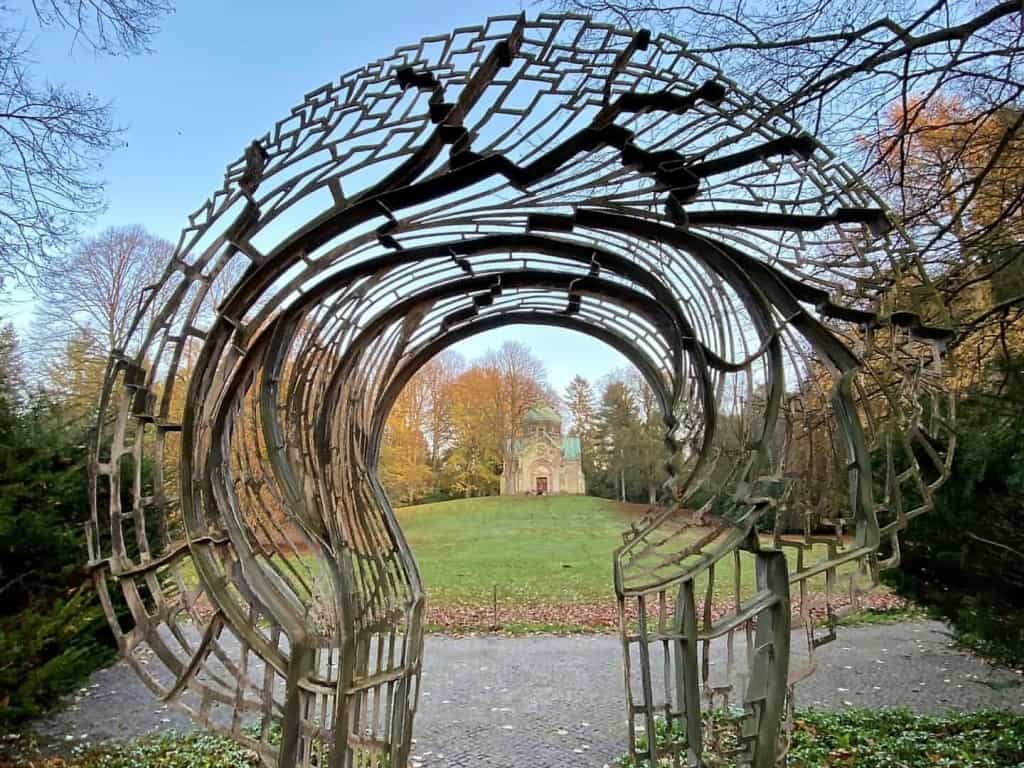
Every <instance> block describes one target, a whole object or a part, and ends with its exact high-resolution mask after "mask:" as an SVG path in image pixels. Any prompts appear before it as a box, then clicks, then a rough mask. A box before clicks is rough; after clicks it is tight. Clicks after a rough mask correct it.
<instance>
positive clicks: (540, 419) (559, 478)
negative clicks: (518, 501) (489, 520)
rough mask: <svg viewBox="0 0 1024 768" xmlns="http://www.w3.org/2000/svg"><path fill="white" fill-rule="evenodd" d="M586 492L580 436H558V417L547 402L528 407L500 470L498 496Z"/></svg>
mask: <svg viewBox="0 0 1024 768" xmlns="http://www.w3.org/2000/svg"><path fill="white" fill-rule="evenodd" d="M586 492H587V486H586V482H585V481H584V477H583V463H582V456H581V454H580V439H579V438H578V437H574V436H565V437H563V436H562V418H561V417H560V416H559V415H558V414H557V413H556V412H555V410H554V409H553V408H551V407H550V406H548V405H540V406H537V407H536V408H532V409H530V411H529V412H528V413H527V414H526V418H525V419H523V436H522V437H521V438H518V439H517V440H516V441H515V443H514V444H513V446H512V450H511V451H510V452H509V458H507V459H506V460H505V464H504V467H503V469H502V473H501V495H502V496H516V495H519V496H523V495H533V496H544V495H547V494H549V493H575V494H582V493H586Z"/></svg>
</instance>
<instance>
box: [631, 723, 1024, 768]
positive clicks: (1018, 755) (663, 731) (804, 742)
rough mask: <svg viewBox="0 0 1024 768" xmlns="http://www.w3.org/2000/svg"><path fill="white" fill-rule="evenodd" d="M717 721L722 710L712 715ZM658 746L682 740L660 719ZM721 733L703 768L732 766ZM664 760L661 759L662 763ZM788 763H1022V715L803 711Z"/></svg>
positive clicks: (974, 766)
mask: <svg viewBox="0 0 1024 768" xmlns="http://www.w3.org/2000/svg"><path fill="white" fill-rule="evenodd" d="M718 720H719V723H718V724H719V725H724V722H725V717H724V715H721V716H719V717H718ZM659 726H660V727H659V728H658V730H657V734H656V736H657V743H658V747H659V750H661V751H664V752H666V753H667V752H668V751H669V750H685V749H686V740H685V738H684V737H683V736H682V735H681V734H679V733H673V732H670V731H669V730H668V728H667V727H666V726H665V724H664V722H663V721H662V722H660V723H659ZM735 746H736V742H735V740H734V739H728V738H726V739H723V740H722V741H721V743H720V750H719V751H718V752H717V753H716V752H711V751H706V752H705V754H704V760H705V761H706V764H707V765H708V766H709V768H733V766H735V765H736V762H735V760H733V759H730V758H729V757H727V756H726V755H727V754H728V751H729V749H730V748H733V747H735ZM666 764H668V763H666ZM618 765H619V766H620V768H648V767H649V765H650V763H649V761H647V760H641V761H639V762H635V761H633V760H632V759H631V758H629V757H623V758H620V760H619V761H618ZM788 765H789V766H790V768H854V767H856V768H953V767H954V766H956V768H1010V767H1012V766H1021V765H1024V715H1018V714H1013V713H1009V712H1000V711H995V710H986V711H981V712H972V713H965V714H954V715H948V716H944V717H929V716H922V715H915V714H913V713H912V712H910V711H909V710H906V709H879V710H869V709H847V710H843V711H841V712H822V711H817V710H807V711H805V712H802V713H799V714H798V715H797V718H796V720H795V722H794V730H793V739H792V743H791V745H790V749H789V761H788Z"/></svg>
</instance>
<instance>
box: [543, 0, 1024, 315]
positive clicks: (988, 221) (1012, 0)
mask: <svg viewBox="0 0 1024 768" xmlns="http://www.w3.org/2000/svg"><path fill="white" fill-rule="evenodd" d="M553 5H555V6H557V7H558V8H560V9H562V10H566V9H568V10H572V11H577V12H583V13H587V14H590V15H593V16H596V17H600V18H604V19H605V20H608V21H612V22H614V23H616V24H619V25H625V26H627V27H631V28H640V27H650V28H652V29H654V30H657V31H666V30H667V31H670V32H673V33H674V34H676V35H678V36H679V37H681V38H682V39H684V40H686V41H687V42H688V44H689V50H690V52H691V53H694V54H696V55H698V56H701V57H704V58H705V59H709V60H711V61H714V62H715V63H716V64H717V65H718V66H720V67H721V68H722V70H723V72H724V73H725V74H726V75H727V76H728V77H731V78H733V79H734V80H736V81H738V82H739V83H740V84H741V85H742V86H743V87H744V88H745V90H747V91H748V92H751V93H757V94H759V96H762V97H764V98H766V99H767V100H769V101H771V102H773V103H774V104H775V106H774V107H773V109H772V110H770V111H769V113H768V115H769V118H770V116H771V115H783V114H784V115H788V116H791V117H795V118H796V119H798V120H799V121H801V122H802V123H803V124H804V125H805V126H806V127H807V129H808V130H809V131H811V132H812V133H814V134H815V135H816V136H817V137H818V138H819V139H821V140H822V142H823V143H824V144H825V145H827V146H829V147H832V148H834V149H836V150H837V151H838V152H840V153H842V159H844V160H846V161H847V162H849V163H850V164H851V165H852V166H854V167H855V168H859V169H860V170H861V171H862V172H863V173H865V174H867V175H869V176H876V177H877V176H878V175H881V174H884V175H886V176H887V177H888V178H889V180H890V182H891V187H890V189H899V190H904V191H905V190H907V189H908V187H909V186H910V185H911V184H913V183H917V182H920V181H921V180H922V179H923V178H924V177H923V176H922V175H921V174H920V173H917V174H916V177H915V178H914V179H911V178H909V177H908V173H909V172H910V169H912V168H913V167H914V166H915V165H917V166H918V167H920V157H919V156H918V155H916V154H915V153H917V152H918V151H919V150H920V148H921V130H922V126H927V129H928V130H930V131H936V130H938V131H945V132H947V133H956V134H957V141H958V142H959V148H957V147H956V146H953V147H951V148H950V154H949V156H948V157H947V158H946V161H947V163H948V166H947V167H948V168H952V167H953V166H956V170H957V172H956V174H935V175H934V176H933V177H932V180H933V181H935V182H937V183H940V186H936V187H935V188H934V189H931V190H927V191H924V190H920V189H919V190H916V192H915V194H916V195H917V196H918V198H919V199H921V198H922V196H923V197H928V198H931V199H933V200H934V197H935V196H936V195H937V196H939V197H940V198H942V201H943V202H942V204H941V205H938V206H919V207H917V208H914V209H909V210H908V209H907V208H905V207H904V208H903V209H902V210H901V211H900V212H901V213H902V214H904V216H905V218H904V222H903V223H904V225H905V226H906V227H907V228H908V230H909V231H910V233H911V234H912V236H913V237H914V238H915V239H916V240H917V242H918V246H919V247H920V258H921V259H923V260H924V262H925V264H926V266H927V268H928V269H927V271H928V272H929V273H930V274H933V275H936V277H943V278H944V279H943V281H942V283H943V284H942V285H940V286H938V288H939V290H940V292H941V295H942V296H943V298H945V299H946V300H947V302H949V301H950V299H951V297H955V296H956V295H957V293H958V292H959V290H960V286H961V284H962V282H963V281H970V282H971V284H976V283H977V282H979V281H983V280H985V279H987V277H988V276H989V275H991V274H995V273H998V272H1000V271H1003V270H1005V269H1007V268H1008V267H1010V266H1013V265H1015V264H1016V263H1017V262H1016V259H1017V257H1018V254H1017V249H1015V248H1014V249H1004V252H1003V253H1002V254H1001V255H1000V254H996V256H995V257H993V250H992V248H991V247H990V246H991V240H992V236H993V234H994V233H1000V234H1002V235H1004V236H1006V237H1008V238H1011V239H1015V240H1017V241H1019V240H1020V239H1021V234H1022V232H1021V228H1022V227H1021V222H1022V219H1024V216H1022V207H1024V184H1021V183H1019V180H1020V178H1021V176H1022V174H1024V153H1021V152H1020V144H1021V139H1022V137H1024V108H1022V107H1024V13H1022V6H1021V3H1020V0H978V1H977V2H963V1H962V0H912V2H909V3H906V4H896V3H891V2H887V1H886V0H853V1H852V2H848V1H847V0H782V1H781V2H765V1H764V0H754V2H749V0H696V1H695V2H677V0H556V2H554V3H553ZM952 103H955V104H956V105H957V108H956V109H955V110H950V109H948V105H950V104H952ZM940 115H941V116H943V119H946V120H947V122H946V123H945V124H939V123H937V122H936V120H937V119H938V118H939V116H940ZM955 143H956V142H954V144H955ZM964 159H969V162H961V161H962V160H964ZM1007 179H1013V180H1014V183H1011V184H1007V183H1005V182H1006V180H1007ZM993 189H996V190H998V194H993V193H992V191H993ZM979 198H986V203H985V204H986V206H987V215H986V216H984V217H977V216H971V212H972V209H976V208H977V207H978V202H979ZM894 202H895V203H896V206H897V207H901V206H900V203H901V202H902V200H900V199H895V200H894ZM957 227H961V228H960V229H959V230H957V231H954V230H956V228H957ZM979 246H985V247H979ZM950 265H955V267H956V269H955V270H953V271H952V272H951V273H950V272H949V271H950ZM947 273H949V274H948V275H947ZM1022 303H1024V293H1020V294H1016V295H1014V296H1011V297H1006V298H1004V299H1003V300H1002V302H1001V306H1000V307H999V308H998V310H996V311H995V312H994V314H992V315H977V316H973V315H971V314H970V313H967V315H966V316H965V315H964V314H963V306H962V305H961V306H955V305H954V306H952V307H951V309H952V310H953V319H954V320H955V321H956V322H958V323H959V324H960V325H961V328H962V330H963V331H964V332H968V331H970V332H973V331H974V330H977V328H976V325H977V322H976V321H977V319H978V317H981V318H982V320H988V319H991V318H993V317H995V318H997V319H999V318H1003V317H1005V315H1006V313H1007V312H1009V311H1010V309H1011V308H1012V307H1015V306H1020V305H1021V304H1022ZM958 310H959V311H960V316H957V311H958ZM985 311H987V310H983V312H985Z"/></svg>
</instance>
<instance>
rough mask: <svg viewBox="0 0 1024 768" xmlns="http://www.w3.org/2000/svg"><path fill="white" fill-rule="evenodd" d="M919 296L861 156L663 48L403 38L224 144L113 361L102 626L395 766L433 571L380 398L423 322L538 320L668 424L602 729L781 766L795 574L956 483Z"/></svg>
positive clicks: (265, 749)
mask: <svg viewBox="0 0 1024 768" xmlns="http://www.w3.org/2000/svg"><path fill="white" fill-rule="evenodd" d="M927 289H928V280H927V276H926V275H924V274H923V273H922V271H921V270H920V268H919V265H918V264H917V262H916V261H915V259H914V253H913V250H912V249H911V248H910V247H909V244H908V243H906V242H905V240H904V239H903V238H902V237H901V236H900V233H899V232H898V231H896V230H894V229H893V227H892V225H891V223H890V222H889V220H888V218H887V216H886V214H885V213H884V211H883V210H882V207H881V205H880V203H879V201H878V200H877V199H876V198H875V197H874V196H873V195H872V194H871V192H870V191H869V190H868V189H867V188H866V187H865V185H864V183H863V182H862V181H861V180H860V179H859V178H858V177H857V176H856V175H855V174H854V173H852V172H851V171H850V170H849V169H848V168H847V167H845V166H844V165H843V164H842V163H840V162H838V161H837V160H836V158H835V157H834V156H833V155H832V154H831V153H830V152H829V151H828V150H827V149H826V148H825V147H822V146H820V145H819V144H818V143H817V142H816V141H815V140H814V139H813V138H812V137H811V136H809V135H808V134H806V133H804V132H803V131H802V130H801V129H800V127H799V126H798V125H796V124H794V123H793V122H791V121H789V120H787V119H786V118H785V117H783V116H781V115H779V114H776V113H775V112H774V111H773V108H772V105H771V104H769V103H766V102H764V101H763V100H762V99H760V98H758V97H757V96H756V95H753V94H746V93H743V92H742V91H741V90H740V89H738V88H737V87H736V85H735V84H733V83H731V82H730V81H729V80H727V79H726V78H725V77H724V76H723V75H722V73H720V72H718V71H717V70H715V69H713V68H712V67H710V66H708V65H707V64H706V63H704V62H702V61H700V60H698V59H696V58H694V57H692V56H690V55H688V54H687V52H686V48H685V46H684V44H683V43H682V42H680V41H678V40H676V39H674V38H671V37H665V36H658V37H652V36H651V35H650V34H649V33H647V32H640V33H636V34H633V33H626V32H623V31H619V30H616V29H614V28H612V27H608V26H604V25H600V24H594V23H591V22H589V21H587V20H584V19H580V18H575V17H562V16H557V17H556V16H541V17H539V18H538V19H537V20H535V21H531V22H527V21H526V20H525V19H524V18H523V17H500V18H494V19H490V20H489V21H488V22H487V23H486V24H485V25H484V26H481V27H474V28H467V29H459V30H456V31H455V32H453V33H452V34H450V35H444V36H439V37H431V38H425V39H424V40H423V41H421V42H420V43H418V44H416V45H413V46H409V47H405V48H399V49H398V50H396V51H395V52H394V54H392V55H391V56H388V57H386V58H383V59H381V60H379V61H376V62H373V63H372V64H370V65H368V66H366V67H364V68H362V69H360V70H357V71H353V72H350V73H348V74H346V75H343V76H342V77H341V78H340V79H339V80H338V81H336V82H333V83H330V84H328V85H325V86H323V87H322V88H319V89H317V90H315V91H313V92H311V93H309V94H308V95H307V96H306V98H305V99H304V100H303V102H302V103H301V104H300V105H298V106H297V107H295V108H294V109H293V110H292V112H291V114H290V115H289V116H288V117H287V118H286V119H284V120H282V121H281V122H279V123H278V124H277V125H276V126H274V128H273V130H272V131H271V132H270V133H268V134H267V135H265V136H263V137H261V138H260V139H258V140H256V141H254V142H252V144H251V145H250V146H249V147H248V149H247V150H246V151H245V153H244V155H243V156H242V158H240V159H239V160H238V161H237V162H235V163H234V164H232V165H231V166H230V167H229V168H228V171H227V174H226V178H225V182H224V185H223V187H222V189H221V190H220V191H218V192H217V193H216V194H215V195H214V196H213V197H212V198H211V199H210V200H209V201H208V202H207V203H205V204H204V205H203V206H202V207H201V208H200V209H199V210H197V211H196V212H195V213H194V214H193V215H192V216H191V217H190V219H189V225H188V227H187V228H186V229H185V230H184V231H183V233H182V236H181V239H180V241H179V243H178V246H177V249H176V252H175V254H174V257H173V260H172V261H171V263H170V264H168V265H167V269H166V271H165V273H164V276H163V279H162V281H161V282H160V284H159V285H156V286H153V288H152V290H150V291H149V292H148V293H147V296H146V298H145V300H144V302H143V305H142V306H141V307H140V310H139V313H138V317H137V319H136V322H135V326H134V330H133V332H132V333H131V335H130V339H129V341H128V342H127V344H126V346H125V348H124V349H121V350H117V351H115V353H114V355H113V356H112V360H111V365H110V369H109V376H108V380H107V384H106V387H105V390H104V396H103V402H102V408H101V411H102V416H101V421H100V426H101V428H100V431H99V432H100V433H99V438H98V440H97V443H96V445H95V457H94V462H93V469H94V472H93V478H94V485H93V489H92V491H93V519H92V523H91V525H90V537H89V540H90V553H91V559H92V563H93V567H94V569H95V574H96V580H97V583H98V585H99V586H100V592H101V595H102V596H103V599H104V603H105V606H106V609H107V612H108V615H109V617H110V620H111V622H112V625H113V626H114V628H115V632H116V634H117V638H118V641H119V643H120V645H121V649H122V651H123V653H124V655H125V656H126V657H127V659H128V660H129V661H130V662H131V663H132V664H133V665H134V667H135V668H136V669H137V670H138V672H139V674H140V675H141V676H142V678H143V679H144V680H145V681H146V682H147V684H148V685H149V686H150V687H151V688H152V689H153V690H154V691H155V692H156V693H157V694H158V695H160V696H161V697H163V698H164V699H166V700H169V701H174V702H176V703H177V704H178V705H180V706H182V707H184V708H185V709H187V710H188V711H189V712H191V713H192V714H193V715H194V716H195V717H196V718H198V719H199V720H200V721H202V722H204V723H207V724H209V725H211V726H213V727H216V728H218V729H222V730H226V731H228V732H230V733H232V734H233V735H234V736H236V737H237V738H239V739H241V740H243V741H244V742H246V743H247V744H249V745H251V746H252V747H253V748H254V749H256V750H258V752H259V754H260V755H261V757H262V759H263V760H264V761H265V762H266V763H267V764H276V765H281V766H293V765H304V766H305V765H330V766H342V767H346V768H347V767H348V766H370V765H381V766H404V765H405V763H406V761H407V758H408V754H409V748H410V738H411V732H412V720H413V715H414V712H415V709H416V701H417V694H418V682H419V674H420V669H421V660H422V647H423V643H422V637H423V627H422V618H423V605H424V594H423V587H422V584H421V581H420V576H419V573H418V572H417V569H416V564H415V561H414V559H413V557H412V553H411V552H410V550H409V547H408V545H407V544H406V542H405V539H404V538H403V536H402V531H401V529H400V528H399V526H398V524H397V522H396V519H395V516H394V514H393V511H392V508H391V505H390V503H389V501H388V499H387V497H386V495H385V493H384V491H383V490H382V488H381V485H380V482H379V480H378V478H377V462H378V454H379V447H380V441H381V434H382V430H383V426H384V423H385V420H386V416H387V413H388V410H389V408H390V406H391V404H392V403H393V402H394V399H395V398H396V396H397V395H398V393H399V391H400V390H401V388H402V386H403V384H404V383H405V382H406V381H408V379H409V377H410V376H411V375H412V374H413V373H414V372H415V371H416V369H417V368H418V367H419V366H420V365H422V364H423V363H424V362H425V361H426V360H428V359H429V358H430V357H431V356H432V355H434V354H436V353H437V352H438V351H439V350H441V349H442V348H444V347H445V346H447V345H450V344H452V343H454V342H456V341H458V340H459V339H463V338H465V337H467V336H470V335H472V334H476V333H479V332H481V331H484V330H487V329H491V328H496V327H498V326H502V325H506V324H510V323H538V324H548V325H554V326H559V327H563V328H570V329H574V330H577V331H581V332H583V333H587V334H590V335H592V336H594V337H596V338H598V339H600V340H602V341H605V342H607V343H608V344H610V345H611V346H613V347H615V348H616V349H618V350H619V351H621V352H622V353H623V354H624V355H626V356H627V357H628V358H629V359H630V360H632V361H633V362H634V363H635V364H636V366H637V368H638V369H639V370H640V371H641V372H642V373H643V374H644V376H645V377H646V378H647V380H648V382H649V383H650V385H651V387H652V388H653V390H654V392H655V393H656V395H657V398H658V400H659V402H660V405H661V408H662V411H663V414H664V421H665V445H666V466H667V467H668V468H669V471H670V479H669V481H668V482H667V483H666V484H665V486H664V487H663V488H662V498H661V501H662V503H663V506H660V507H658V508H657V509H655V510H653V511H652V513H651V515H650V516H649V517H648V518H647V519H646V520H644V521H643V522H642V523H641V524H638V525H636V526H634V527H633V528H632V529H631V530H630V531H628V532H627V533H626V534H625V536H624V544H623V546H622V548H621V549H620V550H619V551H618V552H617V553H615V561H614V562H615V571H614V573H615V590H616V594H617V595H618V600H619V604H620V608H621V616H622V621H621V627H622V640H623V650H624V661H625V665H624V666H625V682H626V688H627V698H628V702H627V707H628V715H629V721H630V726H631V728H630V732H629V745H630V749H631V750H632V751H634V752H637V751H638V750H639V751H641V752H643V753H644V754H645V755H646V756H648V757H650V758H652V759H653V758H654V757H655V755H654V746H653V742H654V740H653V739H644V738H641V737H642V736H643V735H645V733H651V732H652V731H653V728H654V721H655V718H656V717H664V718H667V719H668V720H669V721H670V722H671V723H672V724H673V726H674V727H678V728H679V729H680V730H681V731H682V732H684V733H685V735H686V737H687V741H688V745H689V754H688V755H684V756H683V757H682V758H680V759H681V760H682V761H683V762H685V763H687V764H690V765H695V764H697V762H698V759H699V754H700V751H701V748H702V740H703V739H706V738H717V735H718V734H717V732H716V730H715V728H713V727H711V726H712V725H713V724H714V723H718V724H720V723H721V718H715V719H706V718H702V716H701V711H702V708H703V710H704V712H705V713H706V712H707V711H709V710H711V709H717V708H719V707H724V708H726V711H727V712H729V713H730V714H729V717H728V720H729V721H730V723H731V726H734V727H735V728H736V729H737V730H736V733H737V736H738V740H737V741H736V744H737V745H738V746H737V749H738V757H739V759H740V761H741V762H747V763H750V764H753V765H756V766H768V765H771V764H772V763H773V762H774V761H775V760H776V759H777V757H778V756H779V755H781V754H783V752H784V739H780V733H784V729H783V728H782V727H781V725H782V723H783V721H784V720H785V717H786V708H787V702H788V700H789V697H788V692H789V690H790V686H791V685H792V683H794V682H795V681H796V680H797V679H798V678H799V677H800V676H802V675H803V674H805V673H806V672H808V671H809V670H810V669H811V668H812V667H813V650H814V648H815V647H816V646H817V645H819V644H820V643H821V642H823V641H824V640H827V639H828V638H829V637H831V636H832V634H833V633H832V629H833V628H834V623H833V624H830V626H827V627H826V628H825V629H824V630H820V631H817V632H818V634H822V633H823V635H824V636H823V637H819V636H818V634H816V630H813V629H812V627H813V626H814V622H813V621H812V609H813V608H814V607H815V606H814V605H813V604H812V597H811V595H812V592H813V594H815V595H819V594H821V593H824V594H826V595H829V596H831V595H837V594H840V593H849V594H854V593H856V591H857V590H858V589H860V588H861V587H864V586H869V585H870V584H871V583H873V582H874V581H875V579H876V576H877V572H878V569H879V568H880V567H882V566H884V565H887V564H892V563H894V562H895V561H896V559H897V558H898V556H899V548H898V533H899V531H900V530H901V529H902V528H903V527H904V526H905V525H906V523H907V521H908V520H909V519H911V518H912V517H914V516H915V515H917V514H920V513H921V512H923V511H926V510H927V509H928V508H929V506H930V505H931V503H932V494H933V492H934V490H935V488H936V487H937V486H938V484H939V483H940V482H941V481H942V479H943V478H944V477H945V475H946V473H947V470H948V466H949V462H950V459H951V455H952V442H953V437H952V432H951V423H952V418H953V413H952V406H951V404H950V402H949V401H948V399H947V398H946V395H945V389H944V387H943V369H944V366H945V360H944V358H943V355H942V346H943V341H944V334H943V333H942V332H939V331H934V330H931V329H930V328H929V327H927V325H925V324H923V323H922V322H921V320H920V317H919V315H920V314H921V313H922V312H923V311H924V310H922V309H921V308H922V307H927V302H926V301H925V299H926V298H927V296H928V290H927ZM902 306H911V307H915V308H916V309H914V311H910V312H907V311H900V307H902ZM694 519H698V520H700V521H701V522H702V526H700V527H697V526H695V525H694V524H693V521H694ZM759 531H761V532H760V533H759ZM610 554H611V553H610ZM726 559H729V560H731V561H732V564H733V566H734V567H733V568H732V569H731V570H732V571H733V572H734V573H735V576H734V581H733V582H732V583H731V586H729V587H728V590H727V592H728V594H729V595H730V598H729V599H728V600H724V601H723V600H720V599H719V600H718V601H716V599H715V596H716V595H719V596H720V595H721V594H723V588H722V585H719V584H717V583H716V577H715V573H716V565H717V564H719V563H720V562H722V561H723V560H726ZM115 593H116V594H117V595H123V598H124V602H125V603H126V604H127V610H123V609H120V608H118V605H119V603H118V601H117V600H115V598H114V597H113V595H114V594H115ZM813 599H814V600H822V599H823V598H821V597H815V598H813ZM791 602H792V604H793V605H795V606H796V607H797V608H798V611H797V612H798V614H799V615H800V616H801V617H802V618H803V626H805V627H807V629H806V635H807V640H808V649H809V652H808V653H807V654H806V655H802V656H800V657H799V659H800V664H799V665H795V664H791V663H790V660H789V659H790V654H789V643H790V636H791V635H790V622H791ZM819 607H820V606H819ZM823 610H824V611H825V615H826V616H827V618H828V620H829V621H830V622H831V621H832V619H833V618H834V612H833V610H832V604H831V602H830V601H829V600H826V602H825V604H824V608H823ZM712 643H722V644H725V646H726V647H727V656H728V664H727V668H723V669H718V668H717V667H715V668H714V669H712V665H710V664H709V663H708V658H709V656H708V654H709V648H710V647H711V644H712ZM797 666H799V667H800V669H796V667H797Z"/></svg>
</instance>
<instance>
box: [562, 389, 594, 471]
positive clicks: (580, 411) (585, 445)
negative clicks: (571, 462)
mask: <svg viewBox="0 0 1024 768" xmlns="http://www.w3.org/2000/svg"><path fill="white" fill-rule="evenodd" d="M565 405H566V407H567V408H568V409H569V415H570V416H571V417H572V426H571V427H570V434H575V435H576V436H577V437H578V438H579V439H580V454H581V455H580V458H581V461H582V464H583V474H584V476H585V477H587V478H591V477H593V475H594V472H595V470H596V465H595V461H594V437H595V433H596V430H597V413H596V411H595V408H594V392H593V390H591V388H590V382H588V381H587V380H586V379H585V378H583V377H582V376H580V375H578V374H577V375H576V376H574V377H573V379H572V381H570V382H569V385H568V386H567V387H566V388H565Z"/></svg>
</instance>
